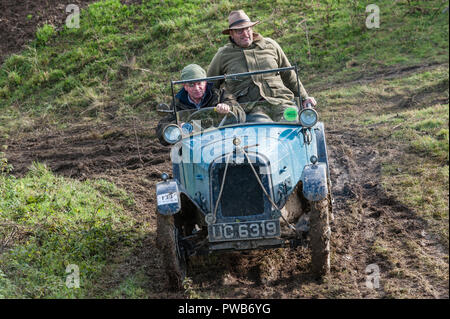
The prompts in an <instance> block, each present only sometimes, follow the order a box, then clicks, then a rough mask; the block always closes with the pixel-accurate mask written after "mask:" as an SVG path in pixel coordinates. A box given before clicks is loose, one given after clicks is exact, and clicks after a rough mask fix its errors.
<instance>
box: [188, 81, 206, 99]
mask: <svg viewBox="0 0 450 319" xmlns="http://www.w3.org/2000/svg"><path fill="white" fill-rule="evenodd" d="M184 89H185V90H186V91H187V92H188V94H189V97H190V98H191V99H192V100H193V101H198V100H201V99H202V98H203V95H204V94H205V91H206V81H202V82H191V83H186V84H185V85H184Z"/></svg>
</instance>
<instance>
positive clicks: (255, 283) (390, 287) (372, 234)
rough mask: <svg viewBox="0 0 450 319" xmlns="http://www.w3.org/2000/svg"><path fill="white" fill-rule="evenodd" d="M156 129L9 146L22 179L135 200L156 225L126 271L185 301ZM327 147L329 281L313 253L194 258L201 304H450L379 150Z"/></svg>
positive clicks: (418, 222) (335, 138)
mask: <svg viewBox="0 0 450 319" xmlns="http://www.w3.org/2000/svg"><path fill="white" fill-rule="evenodd" d="M154 126H155V125H153V124H151V123H150V124H148V123H146V124H145V125H143V124H142V123H136V122H134V123H132V124H121V125H120V126H118V125H114V124H109V125H105V124H103V125H97V126H91V125H90V126H87V125H85V126H83V125H78V126H73V127H71V128H69V129H67V130H64V131H48V130H44V131H41V132H39V133H34V134H33V135H25V136H22V137H19V136H17V137H16V138H10V140H9V141H2V142H3V143H4V144H7V145H8V150H7V152H6V154H7V158H8V160H9V162H10V163H11V164H12V165H13V166H14V168H15V171H14V174H15V175H16V176H21V175H24V174H25V173H26V172H27V170H28V167H29V166H30V165H31V163H32V162H33V161H39V162H42V163H45V164H46V165H47V166H48V167H50V168H51V169H52V170H53V171H54V172H56V173H57V174H61V175H63V176H66V177H71V178H77V179H80V180H84V179H86V178H90V179H92V178H103V179H106V180H109V181H112V182H114V183H116V184H117V185H118V186H119V187H122V188H124V189H125V190H127V191H128V192H130V193H131V194H132V195H133V197H134V198H135V201H136V211H135V218H136V219H138V220H141V221H142V223H144V222H147V223H148V224H149V225H150V226H149V229H148V236H147V237H146V239H145V240H144V243H143V247H142V249H140V250H139V251H136V252H135V256H134V258H133V259H132V260H130V261H128V262H127V263H126V264H124V265H122V266H121V267H120V269H121V270H120V272H123V273H127V272H128V271H132V269H135V268H137V267H139V266H145V269H146V272H147V275H148V276H149V278H151V280H150V281H151V285H150V286H149V287H148V290H149V295H150V296H151V297H153V298H173V297H184V296H185V295H183V294H182V293H178V294H177V293H169V292H168V291H167V289H166V287H167V278H166V276H165V274H164V270H163V269H162V264H161V256H160V254H159V251H158V250H157V248H156V247H155V242H154V239H155V234H156V214H155V184H156V183H157V182H158V180H159V177H160V174H161V173H162V172H163V171H165V172H170V169H171V164H170V159H169V148H168V147H164V146H161V145H160V144H158V142H157V140H156V139H155V138H154V137H152V136H151V134H144V133H145V132H147V133H149V132H150V133H151V132H153V130H154ZM112 127H115V128H114V129H111V128H112ZM137 132H139V134H138V133H137ZM327 139H328V151H329V158H330V167H331V178H332V183H333V187H332V189H333V198H334V217H335V219H334V223H333V224H332V240H331V275H330V276H329V278H327V279H326V280H325V281H324V282H317V281H316V280H314V278H313V276H312V273H311V265H310V251H309V249H308V248H306V247H298V248H296V249H276V250H268V251H252V252H243V253H225V254H219V255H214V256H210V257H195V258H193V259H192V260H191V265H190V267H189V277H190V278H191V279H192V285H193V287H194V288H195V289H196V291H198V292H199V293H201V295H202V296H212V297H232V298H384V297H395V296H396V295H395V292H396V290H395V289H397V288H395V287H399V288H398V289H402V291H404V290H405V291H408V296H409V297H413V298H448V283H445V282H443V281H442V279H441V278H440V277H439V271H441V272H444V273H448V262H446V259H445V258H446V256H448V251H446V249H445V248H444V247H442V246H440V244H439V242H438V240H436V239H435V238H433V237H432V236H431V235H429V234H427V232H426V229H427V225H426V222H425V221H424V220H422V219H421V218H419V217H418V216H417V215H416V213H415V212H413V211H411V210H410V209H409V208H408V207H406V206H404V205H402V204H400V203H398V202H397V201H396V200H395V199H394V198H392V197H390V196H389V194H386V193H385V192H384V190H383V189H382V187H381V185H380V157H379V155H378V153H377V151H375V148H374V145H373V141H372V142H371V141H369V140H365V139H363V138H360V137H358V134H357V131H354V132H346V133H345V134H343V133H342V132H340V131H337V130H335V131H333V130H328V132H327ZM380 243H382V244H380ZM380 245H381V246H383V247H378V246H380ZM386 246H388V247H386ZM418 256H420V257H421V258H422V260H423V261H418V260H417V257H418ZM369 265H372V266H371V267H373V265H376V267H378V269H379V272H380V281H379V288H377V289H369V288H367V287H366V279H367V275H368V273H366V268H367V267H368V266H369ZM430 265H431V266H430ZM429 267H432V268H433V269H431V270H430V269H429ZM130 269H131V270H130ZM110 276H111V278H110V281H111V282H112V284H114V282H115V283H116V284H119V283H120V276H118V275H117V274H114V273H112V274H110Z"/></svg>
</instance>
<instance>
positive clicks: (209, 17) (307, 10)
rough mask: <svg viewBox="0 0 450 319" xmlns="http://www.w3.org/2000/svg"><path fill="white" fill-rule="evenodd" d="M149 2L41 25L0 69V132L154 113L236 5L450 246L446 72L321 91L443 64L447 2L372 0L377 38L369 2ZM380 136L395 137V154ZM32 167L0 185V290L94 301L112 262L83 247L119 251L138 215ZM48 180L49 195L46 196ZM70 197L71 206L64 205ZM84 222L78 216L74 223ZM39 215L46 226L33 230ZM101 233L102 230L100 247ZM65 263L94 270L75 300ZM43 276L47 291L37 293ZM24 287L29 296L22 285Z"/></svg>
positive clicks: (211, 44)
mask: <svg viewBox="0 0 450 319" xmlns="http://www.w3.org/2000/svg"><path fill="white" fill-rule="evenodd" d="M274 2H276V4H275V5H274ZM143 3H144V4H143V5H142V6H129V7H127V6H123V5H121V4H120V3H119V1H118V0H107V1H103V2H98V3H95V4H92V5H91V6H90V7H89V8H88V9H87V10H85V11H82V13H81V27H80V29H71V30H68V29H63V30H61V31H59V32H53V30H52V28H49V27H45V28H42V29H40V30H39V31H38V32H37V39H36V41H35V42H34V43H33V44H32V45H31V46H30V47H29V48H28V49H26V50H25V51H23V52H21V53H19V54H16V55H12V56H11V57H10V58H9V59H8V60H6V61H5V63H4V64H3V65H2V66H1V69H0V138H7V136H8V135H9V134H12V132H13V131H14V130H18V131H19V132H20V131H26V130H27V129H31V128H33V127H34V125H35V124H37V123H41V124H42V123H43V124H46V123H47V124H57V125H63V124H64V123H65V122H71V121H73V120H80V119H79V114H80V113H81V115H82V117H83V116H84V117H88V118H89V117H90V118H93V117H95V118H98V119H99V120H101V119H102V117H103V115H104V112H106V111H107V112H110V113H111V112H115V114H116V116H118V117H123V118H125V117H127V116H128V115H130V114H139V116H140V117H142V118H150V117H152V116H153V115H154V111H153V110H154V106H155V105H156V104H157V102H159V101H162V100H165V99H167V96H168V94H169V87H168V80H169V79H175V78H177V77H178V74H179V73H178V72H179V70H180V69H181V68H182V67H183V66H184V65H186V64H188V63H193V62H195V63H199V64H201V65H203V66H204V67H207V65H208V63H209V61H210V60H211V58H212V56H213V55H214V53H215V52H216V50H217V48H218V47H220V46H222V45H223V44H225V43H226V37H224V36H223V35H221V34H220V31H221V30H222V29H223V28H224V27H226V22H225V21H226V17H227V15H228V13H229V11H230V10H233V9H238V8H243V9H244V10H245V11H246V12H248V14H249V15H250V16H251V17H252V18H253V19H259V20H261V21H262V23H261V24H260V25H258V26H257V28H256V30H257V31H258V32H260V33H262V34H263V35H264V36H270V37H272V38H274V39H276V40H277V41H278V42H279V43H280V44H281V46H282V47H283V48H284V50H285V52H286V54H287V55H288V57H289V59H290V60H291V62H292V63H297V64H298V65H299V66H300V67H301V78H302V79H303V82H304V83H305V85H306V88H307V89H308V88H315V87H316V88H320V89H317V90H315V91H314V90H313V89H311V90H313V91H312V92H310V93H311V95H314V96H316V97H317V98H318V100H319V103H320V105H321V109H322V112H321V114H322V116H323V118H324V119H325V120H326V121H329V124H328V125H329V126H334V127H337V125H343V127H344V128H345V127H349V128H350V127H354V126H355V125H360V126H361V127H362V128H363V130H362V131H361V134H364V135H365V136H366V137H369V138H373V139H374V141H375V142H376V145H377V147H378V148H379V150H380V154H384V155H386V156H385V157H384V159H385V160H384V169H383V183H384V185H385V187H386V189H387V190H388V191H392V192H394V194H395V195H396V196H398V198H399V200H401V201H403V202H405V203H407V204H408V205H409V206H410V207H413V208H415V209H416V210H417V211H418V212H421V213H423V215H424V216H425V217H427V218H429V220H430V221H431V223H432V225H434V226H435V231H436V232H437V233H439V234H441V235H442V238H443V241H444V242H446V243H447V245H448V197H446V196H445V194H446V193H447V194H448V89H447V88H446V85H448V66H441V67H439V68H437V69H434V70H432V71H429V72H422V73H420V74H417V75H412V76H409V77H407V78H405V79H402V78H401V79H397V80H380V81H376V82H375V83H372V84H367V85H353V86H347V87H345V88H332V89H327V86H328V84H331V83H336V82H339V81H348V80H352V79H354V78H355V76H360V75H361V73H371V72H374V71H376V70H379V69H383V68H389V67H398V66H410V65H417V64H424V63H432V62H437V63H443V62H447V61H448V14H442V13H441V11H442V9H443V8H444V6H443V5H444V3H445V2H443V1H396V2H392V1H378V2H377V4H378V5H379V7H380V14H381V17H380V21H381V27H380V28H379V29H372V30H369V29H366V28H365V24H364V23H365V18H366V15H367V14H366V13H365V6H366V5H367V4H369V3H371V2H370V1H366V2H363V1H362V2H358V1H348V2H344V3H342V2H340V3H339V2H337V1H321V2H320V3H319V2H318V1H302V2H300V3H299V2H298V1H258V2H247V1H233V2H231V1H217V2H214V1H210V2H208V3H207V5H205V2H204V1H193V0H192V1H181V0H179V1H177V0H174V1H159V0H148V1H146V0H144V1H143ZM142 69H146V70H142ZM421 90H422V91H421ZM420 92H422V93H423V94H418V93H420ZM411 97H413V99H412V100H411V99H410V98H411ZM424 97H430V99H425V98H424ZM445 99H447V100H446V101H445ZM430 117H431V119H430ZM336 118H337V119H336ZM81 120H83V119H81ZM338 121H341V122H338ZM391 133H392V134H391ZM383 138H389V140H388V141H389V147H388V151H389V152H387V151H386V146H385V145H386V144H385V143H386V142H385V140H383ZM390 151H392V152H393V153H394V154H402V159H403V160H402V161H396V158H392V157H390V156H388V155H389V154H390ZM383 152H385V153H383ZM0 157H1V156H0ZM0 163H1V162H0ZM417 163H419V164H420V165H417ZM411 164H415V165H411ZM38 171H39V172H41V173H39V174H32V175H31V176H29V177H26V178H24V179H14V178H11V177H6V175H5V174H3V175H2V176H1V177H0V181H1V183H2V184H1V185H2V188H1V191H2V192H6V193H7V194H9V195H8V196H9V197H6V196H4V195H2V196H1V197H0V209H1V216H2V222H3V223H5V224H8V225H12V226H11V227H12V228H11V227H10V228H7V227H5V228H2V231H1V236H2V237H0V239H2V240H3V241H5V239H6V238H7V236H8V234H10V232H12V231H13V229H14V227H16V228H17V229H23V230H24V231H25V233H26V234H28V235H26V236H25V237H26V238H28V240H27V241H25V242H17V243H16V246H15V247H14V249H13V250H12V251H11V252H9V253H7V254H5V253H3V254H2V259H1V260H2V263H1V264H0V295H3V296H5V297H83V296H89V294H90V292H92V291H97V290H96V289H95V285H96V281H95V279H96V278H97V276H98V275H99V273H100V272H101V269H102V267H103V266H104V265H105V263H106V262H107V260H108V258H109V256H105V255H102V254H101V251H100V250H98V249H99V248H98V247H93V248H89V247H88V246H89V245H94V244H95V243H98V242H99V241H100V243H99V245H106V246H107V247H112V246H113V245H115V244H116V243H117V241H116V239H117V237H116V236H117V232H116V229H117V230H120V229H129V223H132V221H133V220H132V217H127V216H129V215H127V214H126V212H127V211H129V210H130V209H131V208H129V207H128V206H127V205H125V206H124V205H122V204H121V203H122V202H123V201H121V200H117V198H116V199H115V200H113V201H111V200H109V199H108V197H111V196H112V195H113V194H116V193H117V192H120V191H119V190H115V189H114V186H113V185H109V186H108V188H109V189H110V190H111V191H106V192H101V191H100V193H97V192H96V193H94V194H98V198H97V200H96V201H87V203H91V205H87V206H84V204H83V205H82V204H80V202H79V201H78V200H79V199H83V198H88V196H90V195H89V194H90V193H91V192H93V188H92V187H94V188H95V189H98V187H95V185H94V186H93V185H92V183H94V184H95V183H98V182H87V183H79V182H76V181H71V180H67V179H64V180H63V179H59V178H57V177H55V176H53V175H52V174H51V173H49V172H47V171H45V170H43V169H38ZM436 180H437V181H438V182H436ZM5 185H6V186H5ZM42 185H47V186H46V187H47V188H51V189H53V192H42ZM62 185H64V186H65V189H67V186H66V185H73V186H71V187H72V189H73V192H67V191H64V190H63V188H62ZM423 185H426V188H425V189H426V191H425V192H424V191H423ZM97 186H98V185H97ZM405 194H410V195H408V196H406V195H405ZM447 196H448V195H447ZM112 197H114V196H112ZM65 201H67V202H70V203H78V204H73V205H74V206H70V209H68V208H67V207H68V206H67V203H66V202H65ZM63 202H64V203H63ZM100 203H105V204H104V205H105V206H108V207H109V208H105V210H104V215H101V214H99V215H95V214H93V212H95V211H96V209H97V207H96V205H97V204H98V205H100ZM30 205H31V206H30ZM52 205H53V206H52ZM71 205H72V204H71ZM49 208H52V209H53V210H52V212H53V214H52V216H54V217H52V218H51V219H49V218H48V216H49V215H48V213H46V211H48V209H49ZM28 209H32V210H33V211H34V212H35V213H36V216H37V217H36V218H38V219H37V220H33V219H27V218H25V217H24V216H26V212H27V210H28ZM77 209H78V211H77ZM20 212H21V213H20ZM77 212H78V213H77ZM113 212H114V214H113ZM116 212H123V213H119V214H118V216H124V217H123V219H122V220H118V221H117V222H116V223H114V226H112V228H111V229H104V225H103V224H102V221H104V218H113V216H115V213H116ZM20 214H22V215H20ZM24 214H25V215H24ZM68 214H69V215H70V216H72V218H73V219H72V218H67V216H68ZM19 215H20V216H19ZM83 216H85V217H83ZM83 218H85V219H86V222H84V223H79V222H77V221H78V220H83ZM34 221H37V222H38V225H42V227H35V226H32V225H34V224H33V223H32V222H34ZM442 221H443V222H442ZM89 225H90V226H89ZM92 225H96V226H95V227H94V228H92ZM96 227H97V228H96ZM114 227H116V228H114ZM446 228H447V232H446V231H445V229H446ZM64 229H72V230H74V232H73V233H71V235H69V237H68V241H67V242H66V243H65V244H63V245H62V246H58V247H60V248H59V249H55V250H54V251H55V252H54V254H56V255H52V256H51V258H50V256H49V255H47V254H48V253H49V251H48V249H47V246H48V247H56V245H60V244H61V243H60V242H59V241H58V238H59V237H60V236H63V235H61V234H63V233H64ZM92 229H97V230H98V231H99V232H91V233H90V234H92V237H91V238H87V239H86V241H81V242H75V241H76V239H77V237H76V236H77V234H76V233H77V232H83V231H84V232H89V231H91V230H92ZM119 232H120V231H119ZM105 233H106V234H107V235H108V236H106V239H103V238H104V236H103V235H104V234H105ZM133 236H137V237H139V233H135V234H134V235H133ZM83 245H86V247H84V246H83ZM79 246H80V247H79ZM94 246H95V245H94ZM102 247H103V246H102ZM84 249H86V252H87V255H88V256H90V257H89V258H88V260H87V261H83V260H78V259H77V258H78V257H77V256H76V254H75V251H81V252H83V251H84ZM90 249H92V250H90ZM125 251H127V250H126V249H125ZM36 254H40V257H39V258H38V256H36ZM73 254H75V255H74V256H73V258H72V255H73ZM28 255H30V256H28ZM68 255H70V257H71V258H69V259H71V260H75V261H76V262H79V263H80V265H81V266H82V267H86V268H89V267H91V268H89V269H91V271H88V273H89V274H90V276H91V279H92V280H91V281H88V282H87V283H86V284H87V285H89V284H90V285H92V287H91V288H90V289H84V290H82V292H80V291H79V292H73V290H70V291H68V290H67V289H66V288H64V285H62V284H61V282H60V281H61V278H64V277H63V276H64V269H65V266H66V265H64V262H65V261H67V256H68ZM42 256H45V257H46V258H42ZM93 256H97V257H98V258H97V259H96V258H94V257H93ZM53 259H54V261H52V260H53ZM42 263H43V264H42ZM74 263H75V262H74ZM83 270H86V269H83ZM23 274H26V277H23ZM47 277H48V278H50V279H51V280H49V282H54V283H55V285H51V284H49V285H48V286H46V287H44V288H38V287H40V285H39V284H38V283H39V282H42V280H43V279H45V278H47ZM23 278H27V279H23ZM30 278H32V279H31V280H30ZM140 281H142V280H141V279H139V278H134V277H130V278H125V279H124V282H123V285H122V287H121V288H120V289H121V290H120V291H111V292H105V296H107V297H108V296H109V297H114V296H124V295H125V296H135V297H141V296H145V292H143V291H142V288H141V285H140V284H139V282H140ZM30 283H32V284H31V288H28V287H26V284H30ZM55 287H57V288H55Z"/></svg>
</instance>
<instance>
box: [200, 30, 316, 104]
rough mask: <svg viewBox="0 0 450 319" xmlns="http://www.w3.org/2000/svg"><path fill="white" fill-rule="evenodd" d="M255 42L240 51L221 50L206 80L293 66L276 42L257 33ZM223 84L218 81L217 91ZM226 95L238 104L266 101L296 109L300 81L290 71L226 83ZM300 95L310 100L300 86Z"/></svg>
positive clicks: (233, 48)
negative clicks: (213, 77)
mask: <svg viewBox="0 0 450 319" xmlns="http://www.w3.org/2000/svg"><path fill="white" fill-rule="evenodd" d="M253 39H254V40H253V43H252V44H251V45H250V47H248V48H241V47H239V46H238V45H236V44H235V43H233V42H230V43H228V44H227V45H225V46H223V47H221V48H220V49H219V50H218V52H217V53H216V55H215V56H214V58H213V59H212V61H211V64H210V65H209V68H208V74H207V76H208V77H209V76H217V75H224V74H232V73H242V72H251V71H260V70H265V69H275V68H283V67H290V66H291V64H290V63H289V60H288V59H287V57H286V55H285V54H284V52H283V50H282V49H281V47H280V46H279V45H278V43H277V42H275V41H274V40H272V39H270V38H263V37H262V36H261V35H259V34H257V33H254V34H253ZM223 82H224V81H223V80H222V81H216V82H215V87H216V88H218V87H220V85H221V84H222V83H223ZM225 91H226V92H227V93H230V94H232V95H233V96H234V98H235V99H236V100H237V101H238V102H239V103H245V102H250V101H258V100H260V99H261V98H263V99H265V100H266V101H268V102H269V103H270V104H274V105H295V102H294V96H298V89H297V77H296V75H295V71H288V72H278V73H269V74H261V75H252V76H251V77H241V78H238V79H235V80H233V79H226V80H225ZM300 94H301V96H302V98H303V99H305V98H306V97H307V96H308V94H307V92H306V90H305V88H304V87H303V85H302V84H301V82H300Z"/></svg>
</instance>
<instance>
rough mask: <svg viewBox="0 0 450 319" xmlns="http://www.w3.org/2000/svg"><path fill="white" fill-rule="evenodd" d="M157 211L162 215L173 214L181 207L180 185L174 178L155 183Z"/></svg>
mask: <svg viewBox="0 0 450 319" xmlns="http://www.w3.org/2000/svg"><path fill="white" fill-rule="evenodd" d="M156 201H157V209H158V212H159V213H160V214H162V215H175V214H176V213H178V212H179V211H180V209H181V198H180V187H179V185H178V183H177V181H175V180H167V181H164V182H159V183H157V184H156Z"/></svg>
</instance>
